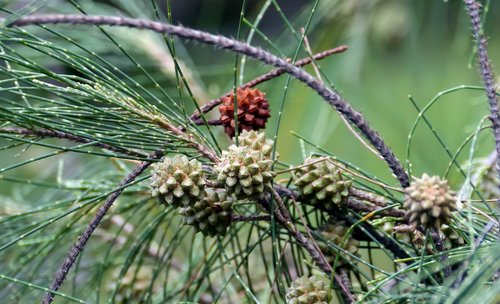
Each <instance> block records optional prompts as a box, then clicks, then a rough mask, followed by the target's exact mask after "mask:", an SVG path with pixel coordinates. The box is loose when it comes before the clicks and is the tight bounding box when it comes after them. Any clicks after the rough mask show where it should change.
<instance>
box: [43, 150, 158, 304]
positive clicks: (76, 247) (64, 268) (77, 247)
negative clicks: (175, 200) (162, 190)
mask: <svg viewBox="0 0 500 304" xmlns="http://www.w3.org/2000/svg"><path fill="white" fill-rule="evenodd" d="M162 154H163V152H162V151H155V152H153V153H151V154H150V155H149V158H151V159H156V158H159V157H160V156H161V155H162ZM151 163H152V162H151V161H144V162H142V163H140V164H139V165H137V166H136V167H135V168H134V170H132V172H130V174H129V175H127V176H126V177H125V178H124V179H123V180H122V181H121V182H120V184H119V185H118V187H117V188H116V190H115V192H113V193H111V194H110V195H109V196H108V198H107V199H106V202H105V203H104V205H102V206H101V208H99V210H98V211H97V213H96V215H95V216H94V218H93V219H92V221H91V222H90V224H89V226H88V227H87V228H86V229H85V231H84V232H83V233H82V234H81V235H80V237H79V238H78V239H77V241H76V242H75V243H74V244H73V246H72V247H71V249H70V251H69V253H68V255H67V256H66V258H65V260H64V262H63V263H62V264H61V266H59V269H58V270H57V273H56V275H55V278H54V280H53V281H52V283H51V284H50V290H52V291H57V290H59V288H60V287H61V285H62V283H63V282H64V280H65V279H66V275H67V274H68V272H69V271H70V269H71V267H72V266H73V264H74V263H75V261H76V258H77V257H78V255H79V254H80V253H81V252H82V251H83V249H84V248H85V245H86V244H87V241H88V240H89V238H90V236H91V235H92V233H93V232H94V230H95V229H96V228H97V226H98V225H99V223H101V221H102V219H103V218H104V215H106V212H108V210H109V208H111V206H112V205H113V203H114V202H115V200H116V199H117V198H118V196H120V194H121V193H122V191H123V189H125V188H126V186H127V185H128V184H130V183H131V182H133V181H134V180H135V179H136V178H137V177H138V176H139V175H140V174H141V173H142V172H144V170H146V168H148V167H149V166H150V165H151ZM54 296H55V294H53V293H51V292H47V293H45V295H44V297H43V299H42V303H43V304H48V303H52V301H53V299H54Z"/></svg>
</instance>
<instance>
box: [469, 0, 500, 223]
mask: <svg viewBox="0 0 500 304" xmlns="http://www.w3.org/2000/svg"><path fill="white" fill-rule="evenodd" d="M464 2H465V6H466V7H467V11H468V12H469V17H470V21H471V24H472V36H474V39H475V40H476V43H477V54H478V60H477V61H478V63H479V71H480V73H481V77H482V78H483V82H484V88H485V90H486V96H487V97H488V103H489V105H490V120H491V123H492V126H493V134H494V136H495V149H496V151H497V158H496V165H497V172H498V174H499V176H500V157H499V156H500V113H499V112H498V97H497V94H496V90H495V85H494V83H495V79H494V78H495V77H494V75H493V71H492V70H491V63H490V59H489V57H488V51H487V49H486V45H487V41H486V38H485V37H484V33H483V30H482V28H481V27H482V26H481V16H480V13H479V9H480V7H481V4H479V3H478V2H476V1H475V0H464ZM498 186H499V187H500V185H498ZM497 206H498V208H499V209H500V200H498V201H497ZM497 213H499V214H498V219H497V220H498V221H499V222H500V211H497Z"/></svg>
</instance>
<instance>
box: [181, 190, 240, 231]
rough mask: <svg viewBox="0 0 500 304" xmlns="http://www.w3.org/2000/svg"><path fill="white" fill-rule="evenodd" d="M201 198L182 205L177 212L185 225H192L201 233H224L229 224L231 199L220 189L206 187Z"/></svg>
mask: <svg viewBox="0 0 500 304" xmlns="http://www.w3.org/2000/svg"><path fill="white" fill-rule="evenodd" d="M204 191H205V195H204V196H203V199H202V200H200V201H198V202H196V203H195V204H194V205H192V206H186V207H182V208H181V209H180V211H179V214H180V215H182V216H183V223H184V224H185V225H191V226H194V228H195V229H196V232H201V233H203V235H207V236H215V235H225V234H226V232H227V228H228V227H229V226H230V225H231V214H232V203H233V201H232V199H231V197H229V196H228V195H227V194H226V191H224V190H222V189H212V188H206V189H205V190H204Z"/></svg>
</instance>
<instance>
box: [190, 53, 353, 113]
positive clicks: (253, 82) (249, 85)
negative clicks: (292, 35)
mask: <svg viewBox="0 0 500 304" xmlns="http://www.w3.org/2000/svg"><path fill="white" fill-rule="evenodd" d="M345 51H347V46H346V45H341V46H338V47H336V48H333V49H329V50H326V51H324V52H321V53H317V54H314V55H313V56H312V58H311V57H305V58H302V59H300V60H298V61H297V62H295V66H297V67H302V66H305V65H308V64H310V63H311V62H313V60H321V59H324V58H326V57H328V56H330V55H333V54H339V53H343V52H345ZM285 73H286V71H285V70H284V69H275V70H272V71H271V72H269V73H266V74H264V75H261V76H259V77H257V78H255V79H253V80H250V81H249V82H247V83H245V84H243V85H241V86H240V87H239V88H240V89H247V88H252V87H255V86H256V85H259V84H261V83H264V82H266V81H269V80H271V79H273V78H276V77H278V76H281V75H283V74H285ZM232 94H233V90H231V92H227V93H226V94H224V95H222V96H221V97H219V98H216V99H213V100H210V101H209V102H207V103H206V104H205V105H204V106H203V107H201V112H202V113H208V112H210V111H211V110H212V109H213V108H215V107H216V106H218V105H220V104H221V103H222V99H223V98H224V97H228V96H231V95H232ZM200 117H201V114H200V113H199V112H195V113H193V115H191V119H192V120H195V121H197V120H198V119H199V118H200Z"/></svg>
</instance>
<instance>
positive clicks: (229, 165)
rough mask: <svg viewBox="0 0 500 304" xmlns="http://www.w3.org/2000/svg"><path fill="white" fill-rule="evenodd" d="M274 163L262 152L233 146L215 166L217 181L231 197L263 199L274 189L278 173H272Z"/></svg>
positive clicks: (223, 153)
mask: <svg viewBox="0 0 500 304" xmlns="http://www.w3.org/2000/svg"><path fill="white" fill-rule="evenodd" d="M271 166H272V161H271V160H269V159H266V158H265V157H264V155H263V154H262V152H259V151H255V150H252V149H251V148H249V147H245V146H242V147H237V146H235V145H232V146H230V147H229V150H228V151H223V152H222V157H221V160H220V162H219V163H218V164H217V165H216V166H215V171H216V173H217V181H218V182H219V183H220V184H221V185H223V186H224V188H225V189H226V191H227V193H228V194H229V195H231V194H234V195H236V197H237V198H262V197H263V196H264V193H265V191H266V190H269V189H271V188H272V180H273V178H274V176H276V173H274V172H273V171H271Z"/></svg>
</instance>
